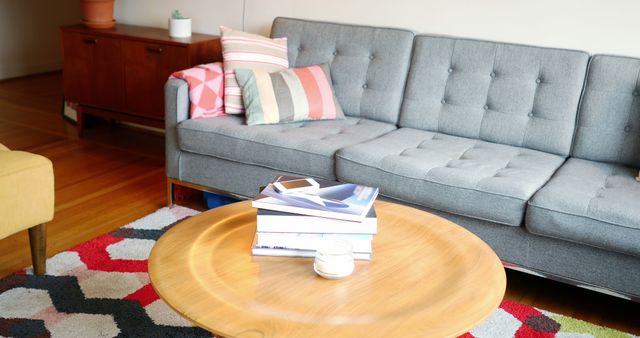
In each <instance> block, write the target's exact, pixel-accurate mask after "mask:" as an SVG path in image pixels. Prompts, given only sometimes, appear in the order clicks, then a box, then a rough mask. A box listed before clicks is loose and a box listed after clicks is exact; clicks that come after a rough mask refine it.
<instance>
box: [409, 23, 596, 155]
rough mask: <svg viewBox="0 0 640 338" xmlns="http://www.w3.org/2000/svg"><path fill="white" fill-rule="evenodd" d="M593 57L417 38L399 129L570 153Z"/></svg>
mask: <svg viewBox="0 0 640 338" xmlns="http://www.w3.org/2000/svg"><path fill="white" fill-rule="evenodd" d="M588 58H589V56H588V54H587V53H584V52H579V51H570V50H560V49H550V48H539V47H529V46H521V45H512V44H505V43H495V42H487V41H477V40H468V39H458V38H447V37H436V36H426V35H419V36H416V38H415V46H414V52H413V60H412V62H411V68H410V71H409V77H408V82H407V90H406V92H405V100H404V103H403V107H402V113H401V115H400V124H399V125H400V126H401V127H410V128H416V129H423V130H428V131H435V132H441V133H445V134H449V135H456V136H462V137H468V138H474V139H481V140H484V141H488V142H494V143H501V144H507V145H512V146H518V147H525V148H530V149H535V150H541V151H545V152H549V153H553V154H558V155H564V156H566V155H568V154H569V151H570V148H571V141H572V138H573V131H574V127H575V119H576V113H577V109H578V102H579V100H580V93H581V91H582V87H583V83H584V78H585V72H586V68H587V61H588Z"/></svg>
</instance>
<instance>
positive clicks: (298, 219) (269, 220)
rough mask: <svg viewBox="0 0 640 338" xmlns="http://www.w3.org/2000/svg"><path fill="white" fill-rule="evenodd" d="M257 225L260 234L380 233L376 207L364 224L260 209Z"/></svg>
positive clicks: (370, 211)
mask: <svg viewBox="0 0 640 338" xmlns="http://www.w3.org/2000/svg"><path fill="white" fill-rule="evenodd" d="M256 223H257V231H258V232H284V233H320V234H375V233H376V232H377V231H378V219H377V217H376V211H375V208H374V207H372V208H371V209H370V210H369V213H368V214H367V217H365V219H364V220H363V221H362V222H354V221H345V220H339V219H333V218H325V217H316V216H306V215H299V214H292V213H288V212H282V211H273V210H266V209H258V217H257V221H256Z"/></svg>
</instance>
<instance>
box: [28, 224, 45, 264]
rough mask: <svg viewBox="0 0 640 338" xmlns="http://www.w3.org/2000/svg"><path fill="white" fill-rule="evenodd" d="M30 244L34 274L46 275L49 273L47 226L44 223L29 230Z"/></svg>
mask: <svg viewBox="0 0 640 338" xmlns="http://www.w3.org/2000/svg"><path fill="white" fill-rule="evenodd" d="M29 244H30V245H31V261H32V262H33V272H34V273H35V274H36V275H44V274H45V273H46V272H47V224H46V223H42V224H39V225H36V226H34V227H31V228H29Z"/></svg>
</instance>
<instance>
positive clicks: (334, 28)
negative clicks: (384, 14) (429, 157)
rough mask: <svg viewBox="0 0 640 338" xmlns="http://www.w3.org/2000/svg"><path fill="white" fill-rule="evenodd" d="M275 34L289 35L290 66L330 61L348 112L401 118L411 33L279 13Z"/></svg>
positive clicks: (381, 118)
mask: <svg viewBox="0 0 640 338" xmlns="http://www.w3.org/2000/svg"><path fill="white" fill-rule="evenodd" d="M271 36H272V37H274V38H275V37H287V39H288V44H289V66H290V67H306V66H311V65H315V64H321V63H328V64H329V65H330V68H331V78H332V82H333V86H334V89H335V92H336V97H337V98H338V101H339V102H340V105H341V106H342V109H343V110H344V112H345V114H347V115H349V116H359V117H365V118H369V119H373V120H377V121H383V122H388V123H393V124H396V123H397V122H398V116H399V114H400V106H401V104H402V94H403V91H404V85H405V81H406V77H407V72H408V70H409V63H410V60H411V48H412V44H413V37H414V33H413V32H411V31H408V30H401V29H392V28H379V27H367V26H356V25H345V24H336V23H327V22H317V21H309V20H301V19H291V18H276V19H275V20H274V22H273V26H272V28H271Z"/></svg>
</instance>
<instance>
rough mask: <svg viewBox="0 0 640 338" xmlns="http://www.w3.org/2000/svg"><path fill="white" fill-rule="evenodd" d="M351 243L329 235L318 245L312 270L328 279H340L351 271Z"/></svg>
mask: <svg viewBox="0 0 640 338" xmlns="http://www.w3.org/2000/svg"><path fill="white" fill-rule="evenodd" d="M354 268H355V263H354V260H353V245H351V243H350V242H349V241H347V240H345V239H342V238H334V237H329V238H326V239H325V240H324V241H323V243H322V244H321V245H320V247H318V250H317V251H316V259H315V261H314V262H313V270H314V271H315V272H316V273H317V274H318V275H320V276H322V277H324V278H328V279H340V278H344V277H347V276H349V275H351V273H353V269H354Z"/></svg>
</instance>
